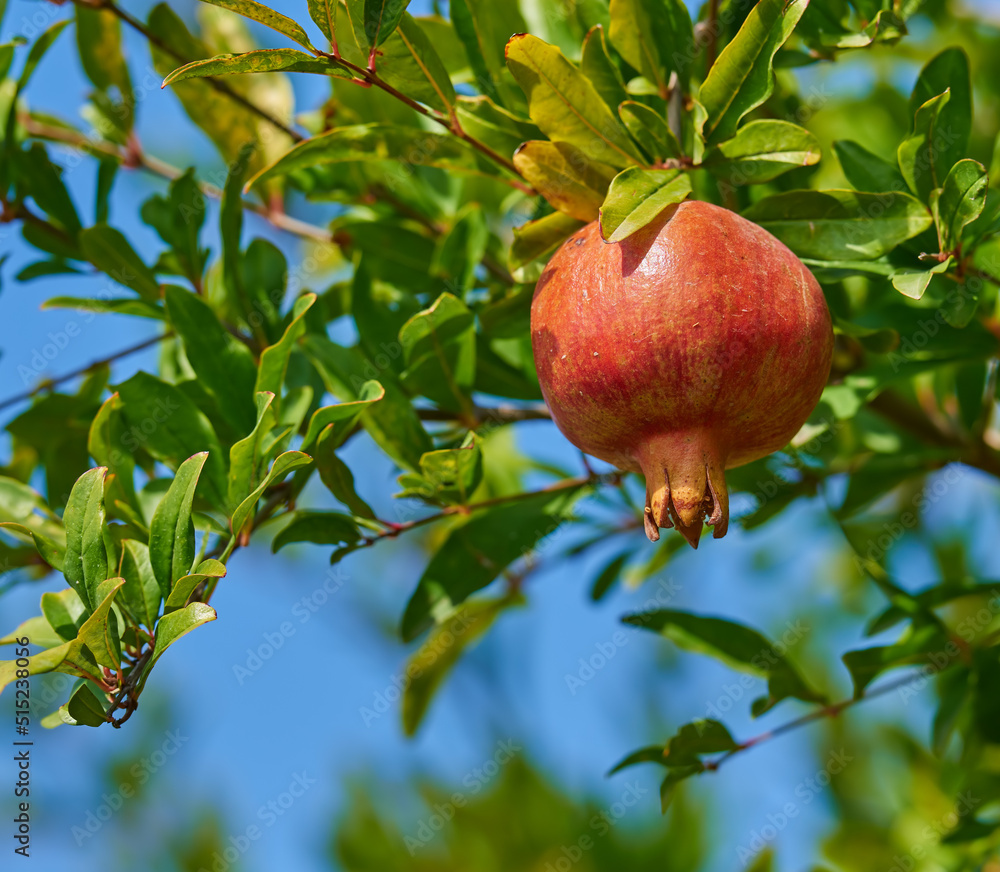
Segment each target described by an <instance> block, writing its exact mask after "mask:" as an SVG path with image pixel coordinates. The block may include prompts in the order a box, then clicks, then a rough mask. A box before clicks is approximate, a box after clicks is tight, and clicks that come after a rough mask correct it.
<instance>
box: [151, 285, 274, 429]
mask: <svg viewBox="0 0 1000 872" xmlns="http://www.w3.org/2000/svg"><path fill="white" fill-rule="evenodd" d="M166 303H167V315H168V316H169V318H170V323H171V324H172V325H173V326H174V329H175V330H176V331H177V334H178V335H179V336H180V337H181V339H182V340H183V342H184V353H185V355H186V356H187V359H188V361H190V363H191V367H192V369H194V371H195V374H196V375H197V376H198V381H199V383H200V384H201V385H202V386H204V387H205V388H206V389H207V390H208V391H209V393H211V394H212V396H213V397H215V402H216V404H217V405H218V408H219V412H220V414H221V415H222V417H223V418H224V419H225V420H226V422H227V423H229V424H230V425H231V426H232V427H233V429H234V430H235V431H236V432H238V433H249V432H250V431H251V430H252V429H253V427H254V424H255V422H256V415H255V414H254V403H253V395H254V383H255V382H256V380H257V366H256V364H255V363H254V359H253V354H252V353H251V352H250V349H249V348H247V346H246V345H244V344H243V343H242V342H240V341H239V340H238V339H237V338H236V337H235V336H233V335H232V334H231V333H229V332H228V331H227V330H226V329H225V328H224V327H223V326H222V324H220V323H219V319H218V318H217V317H216V315H215V312H213V311H212V309H211V308H210V307H209V306H208V304H207V303H205V302H204V301H203V300H202V299H201V298H200V297H198V296H197V295H195V294H193V293H191V292H190V291H186V290H184V289H183V288H178V287H175V286H172V285H171V286H169V287H167V291H166Z"/></svg>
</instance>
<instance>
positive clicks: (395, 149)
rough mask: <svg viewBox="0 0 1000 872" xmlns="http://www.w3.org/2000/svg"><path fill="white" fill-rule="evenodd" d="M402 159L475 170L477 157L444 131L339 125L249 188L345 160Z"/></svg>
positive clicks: (298, 149)
mask: <svg viewBox="0 0 1000 872" xmlns="http://www.w3.org/2000/svg"><path fill="white" fill-rule="evenodd" d="M371 160H401V161H404V162H406V163H407V164H409V165H412V166H433V167H442V168H444V169H473V168H475V167H476V165H477V164H476V158H475V154H474V153H473V151H472V150H471V149H470V148H469V147H468V146H467V145H465V144H464V143H463V142H462V141H461V140H458V139H456V138H455V137H452V136H449V135H447V134H444V133H431V132H429V131H426V130H420V129H419V128H416V127H412V128H410V127H393V126H391V125H388V124H355V125H349V126H346V127H336V128H334V129H333V130H331V131H330V132H329V133H322V134H320V135H319V136H314V137H312V138H311V139H307V140H306V141H305V142H302V143H299V144H298V145H297V146H295V148H293V149H291V150H290V151H288V152H286V153H285V154H284V155H282V156H281V157H280V158H278V160H276V161H275V162H274V163H272V164H271V165H270V166H267V167H264V169H262V170H260V171H259V172H258V173H257V174H256V175H255V176H253V177H252V178H251V179H250V181H249V182H247V187H248V188H249V187H252V186H254V185H256V184H259V183H260V182H262V181H264V180H266V179H270V178H274V177H275V176H283V175H287V174H288V173H291V172H296V171H299V170H303V169H307V168H310V167H316V166H322V165H324V164H331V163H341V162H344V161H371Z"/></svg>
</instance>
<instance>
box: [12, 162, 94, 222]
mask: <svg viewBox="0 0 1000 872" xmlns="http://www.w3.org/2000/svg"><path fill="white" fill-rule="evenodd" d="M16 181H17V184H18V188H19V189H20V188H21V186H22V185H23V186H24V190H25V192H26V193H27V194H30V195H31V198H32V199H33V200H34V201H35V203H36V204H37V205H38V206H39V207H40V208H41V209H44V210H45V212H46V213H47V214H48V215H49V216H50V217H52V218H54V219H55V220H56V221H57V222H58V223H59V224H60V225H61V226H62V227H64V228H65V229H66V231H67V232H68V233H69V235H70V236H76V234H77V233H79V232H80V228H81V225H80V217H79V215H77V213H76V207H75V206H74V205H73V200H72V198H71V197H70V195H69V191H68V190H67V188H66V184H65V182H64V181H63V179H62V173H61V170H60V169H59V168H58V167H57V166H56V165H55V164H54V163H52V161H51V160H49V155H48V152H46V150H45V146H44V145H42V144H41V143H40V142H34V143H32V144H31V146H30V147H29V148H27V149H26V150H24V151H20V152H17V178H16Z"/></svg>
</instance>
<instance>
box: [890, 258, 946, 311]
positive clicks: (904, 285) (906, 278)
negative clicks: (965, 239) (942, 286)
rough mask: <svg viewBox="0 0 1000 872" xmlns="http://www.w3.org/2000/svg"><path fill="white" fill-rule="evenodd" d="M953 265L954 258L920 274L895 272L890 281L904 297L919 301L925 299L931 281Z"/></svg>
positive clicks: (921, 271) (919, 272)
mask: <svg viewBox="0 0 1000 872" xmlns="http://www.w3.org/2000/svg"><path fill="white" fill-rule="evenodd" d="M951 263H952V258H950V257H949V258H948V259H947V260H946V261H943V262H942V263H939V264H936V265H935V266H933V267H931V268H930V269H925V270H920V271H918V272H909V271H904V272H895V273H893V274H892V275H891V276H890V280H891V281H892V286H893V287H894V288H895V289H896V290H897V291H899V292H900V293H901V294H902V295H903V296H905V297H909V298H910V299H911V300H919V299H920V298H921V297H923V295H924V291H926V290H927V286H928V285H929V284H930V282H931V279H932V278H934V276H935V275H937V274H939V273H943V272H946V271H947V270H948V269H949V267H951Z"/></svg>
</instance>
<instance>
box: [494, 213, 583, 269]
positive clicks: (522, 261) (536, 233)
mask: <svg viewBox="0 0 1000 872" xmlns="http://www.w3.org/2000/svg"><path fill="white" fill-rule="evenodd" d="M584 223H585V222H583V221H580V220H579V219H577V218H572V217H570V216H569V215H566V214H564V213H563V212H553V213H552V214H551V215H546V216H545V217H544V218H538V219H536V220H535V221H529V222H528V223H527V224H522V225H521V226H520V227H515V228H514V244H513V245H512V246H511V249H510V261H509V265H510V268H511V269H512V270H517V269H520V268H521V267H523V266H525V265H526V264H529V263H531V262H532V261H534V260H538V258H540V257H543V256H544V255H546V254H548V253H549V252H550V251H552V250H553V249H554V248H555V247H556V246H558V245H559V244H561V243H562V242H565V241H566V239H567V238H568V237H569V236H571V235H572V234H573V233H575V232H576V231H577V230H579V229H580V228H581V227H583V225H584Z"/></svg>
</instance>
